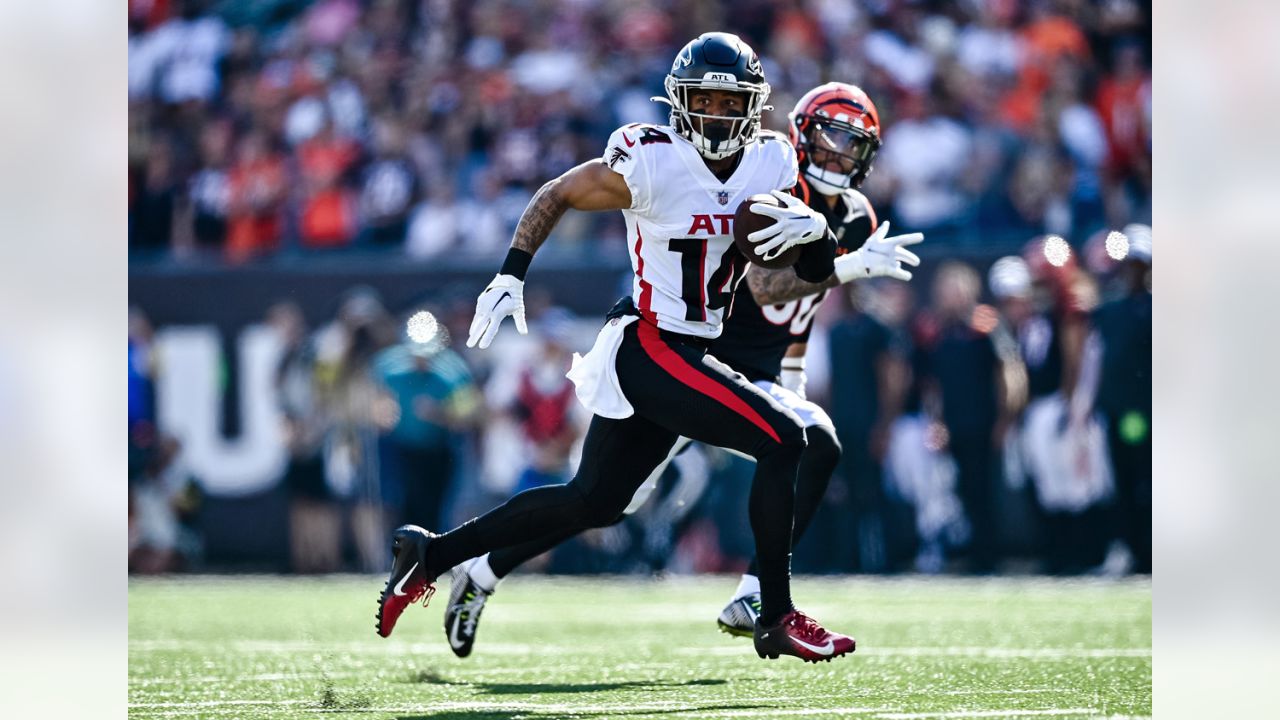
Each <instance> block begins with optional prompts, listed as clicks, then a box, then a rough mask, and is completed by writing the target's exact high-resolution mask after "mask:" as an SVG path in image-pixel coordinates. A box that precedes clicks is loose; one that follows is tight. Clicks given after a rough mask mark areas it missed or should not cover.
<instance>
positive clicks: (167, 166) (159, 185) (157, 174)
mask: <svg viewBox="0 0 1280 720" xmlns="http://www.w3.org/2000/svg"><path fill="white" fill-rule="evenodd" d="M144 168H145V169H144V171H143V173H142V177H141V181H140V182H139V183H138V184H137V186H136V187H135V188H134V196H133V203H132V204H131V206H130V208H129V247H130V248H131V249H137V250H145V251H153V252H154V251H162V250H167V249H168V248H169V245H170V243H171V242H172V240H173V225H174V222H173V220H174V212H175V209H176V206H175V201H176V198H177V169H176V168H175V167H174V159H173V147H172V145H171V144H170V143H169V142H168V141H167V140H165V139H164V138H157V139H154V140H153V141H152V142H151V143H150V144H149V146H148V152H147V157H146V163H145V165H144Z"/></svg>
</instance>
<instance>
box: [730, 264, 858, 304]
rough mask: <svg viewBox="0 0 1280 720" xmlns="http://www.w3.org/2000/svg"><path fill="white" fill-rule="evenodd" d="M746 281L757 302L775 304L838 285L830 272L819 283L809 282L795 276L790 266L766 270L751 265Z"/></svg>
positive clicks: (837, 280)
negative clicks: (828, 275) (829, 274)
mask: <svg viewBox="0 0 1280 720" xmlns="http://www.w3.org/2000/svg"><path fill="white" fill-rule="evenodd" d="M747 283H748V286H749V287H750V288H751V296H752V297H753V298H755V301H756V303H757V304H759V305H776V304H778V303H784V302H788V301H790V300H797V299H799V298H802V297H805V296H807V295H813V294H815V293H819V292H822V291H823V290H829V289H831V288H833V287H835V286H837V285H839V284H840V280H839V279H838V278H836V276H835V275H834V274H832V275H831V276H830V277H828V278H827V279H826V280H823V281H822V282H820V283H811V282H806V281H804V280H801V279H800V278H798V277H796V273H795V270H792V269H791V268H781V269H778V270H766V269H765V268H762V267H753V268H751V272H749V273H747Z"/></svg>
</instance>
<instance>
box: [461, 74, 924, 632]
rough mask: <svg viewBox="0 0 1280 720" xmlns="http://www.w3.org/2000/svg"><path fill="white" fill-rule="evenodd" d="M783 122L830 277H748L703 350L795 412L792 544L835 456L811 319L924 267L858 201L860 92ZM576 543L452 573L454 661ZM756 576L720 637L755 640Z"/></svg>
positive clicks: (819, 99) (517, 551)
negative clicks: (848, 286)
mask: <svg viewBox="0 0 1280 720" xmlns="http://www.w3.org/2000/svg"><path fill="white" fill-rule="evenodd" d="M789 119H790V128H791V143H792V145H793V146H794V147H795V148H796V151H797V157H798V158H799V167H800V177H799V180H798V182H797V184H796V186H795V187H794V188H793V190H792V192H793V194H795V195H796V196H797V197H799V198H800V199H802V200H803V201H804V202H805V203H807V204H809V205H810V206H812V207H813V208H814V209H815V210H818V211H819V212H822V213H823V214H824V215H826V217H827V221H828V224H829V227H830V228H831V229H832V230H833V231H834V233H835V236H836V239H837V241H838V243H839V246H838V248H837V250H836V252H837V257H836V259H835V263H834V269H835V272H833V273H832V274H831V276H830V277H828V278H826V279H825V280H823V281H822V282H820V283H810V282H806V281H804V280H801V279H800V278H799V277H798V276H797V275H796V273H795V272H792V271H791V270H790V269H784V270H776V271H770V270H763V269H761V268H753V269H752V270H751V272H750V273H748V275H747V279H746V281H745V282H743V283H741V284H739V286H738V290H737V291H736V292H735V294H734V299H733V312H732V313H731V314H730V315H729V316H728V317H727V318H726V320H725V322H724V331H723V332H722V333H721V334H720V336H719V337H718V338H717V339H716V340H714V341H712V343H711V348H710V350H711V354H712V355H714V356H715V357H716V358H717V359H719V360H721V361H723V362H724V363H725V364H727V365H728V366H729V367H731V368H733V369H734V370H735V371H737V372H739V373H741V374H743V375H744V376H745V377H746V378H747V379H748V380H750V381H751V382H752V383H754V384H755V385H756V386H757V387H759V388H760V389H761V390H764V391H765V392H767V393H768V394H769V395H770V396H772V397H773V398H774V399H775V400H777V401H778V402H779V403H780V404H781V405H783V406H784V407H786V408H788V409H789V410H791V411H792V412H794V413H795V414H796V415H797V416H798V417H799V418H800V420H801V422H802V423H803V424H804V426H805V437H806V439H807V441H808V443H807V446H806V447H805V451H804V454H803V455H802V457H801V461H800V465H799V468H798V472H797V478H796V499H795V525H794V529H793V533H792V534H793V542H794V541H799V539H800V537H801V535H802V534H803V533H804V531H805V529H806V528H807V526H808V524H809V522H810V521H811V520H812V519H813V515H814V513H815V512H816V511H817V508H818V505H819V504H820V503H821V501H822V497H823V495H824V494H825V493H826V489H827V485H828V484H829V481H830V479H831V473H832V472H833V471H834V470H835V467H836V465H837V464H838V463H839V461H840V455H841V447H840V442H839V440H837V437H836V430H835V427H834V425H833V424H832V422H831V418H830V417H829V416H828V415H827V413H826V412H825V411H824V410H823V409H822V408H821V407H820V406H818V405H817V404H816V403H813V402H810V401H808V400H806V399H805V377H804V355H805V350H806V347H807V343H808V338H809V329H810V327H811V324H812V321H813V317H814V315H815V314H816V313H817V310H818V308H819V307H820V306H821V303H822V301H823V300H824V299H825V298H826V295H827V293H828V291H829V290H830V289H831V288H833V287H835V286H836V285H838V284H840V283H846V282H850V281H852V280H856V279H861V278H868V277H880V276H887V277H893V278H897V279H899V280H904V281H905V280H910V279H911V273H910V271H908V270H906V269H905V268H904V267H903V265H904V264H905V265H917V264H918V263H919V258H917V257H916V256H915V255H914V254H913V253H911V252H910V251H908V250H906V249H905V248H904V246H906V245H912V244H915V243H918V242H921V241H923V239H924V236H923V235H922V234H920V233H910V234H907V235H899V236H896V237H888V230H889V226H888V223H883V224H882V223H878V222H877V219H876V213H875V210H874V208H872V206H871V203H870V201H868V200H867V198H866V197H865V196H863V195H862V193H860V192H858V190H857V187H858V185H860V184H861V182H862V180H863V179H864V178H865V177H866V175H867V173H868V172H870V170H871V165H872V162H873V160H874V157H875V154H876V151H877V150H878V148H879V146H880V143H881V129H880V117H879V113H878V112H877V110H876V106H875V104H874V103H873V102H872V101H871V99H870V98H869V97H867V95H866V93H864V92H863V91H862V90H861V89H860V88H858V87H855V86H853V85H848V84H845V83H834V82H833V83H826V84H824V85H819V86H818V87H816V88H814V89H812V90H810V91H809V92H807V93H805V95H804V96H803V97H801V98H800V101H799V102H798V103H797V104H796V106H795V109H794V110H793V111H792V112H791V114H790V115H789ZM689 442H690V441H689V438H687V437H682V438H680V440H679V441H678V442H677V443H676V445H675V446H674V447H673V448H672V449H671V452H670V454H669V456H668V458H667V460H666V461H664V462H663V463H662V464H661V465H659V466H658V467H657V468H656V469H655V470H654V471H653V472H652V473H651V474H650V476H649V478H648V479H647V480H646V481H645V483H644V484H643V485H641V487H640V489H639V490H637V491H636V494H635V495H634V496H633V497H632V499H631V503H630V504H629V505H628V506H627V508H626V510H625V511H624V513H625V514H628V515H629V514H631V513H634V512H636V511H637V510H639V509H640V508H641V507H642V506H643V505H644V503H645V502H646V500H647V499H648V498H649V496H650V495H651V494H652V493H653V492H654V491H655V490H656V489H657V486H658V481H659V479H660V478H661V477H662V474H663V472H664V471H665V470H666V467H667V465H668V464H669V463H670V462H671V461H672V460H673V459H674V457H675V455H676V454H678V453H679V452H680V451H681V450H682V449H683V448H684V447H686V446H687V445H688V444H689ZM621 520H622V518H621V517H620V518H618V521H619V522H620V521H621ZM571 534H572V533H570V534H568V535H558V536H556V535H553V536H547V537H544V538H542V539H540V540H535V541H531V542H527V543H522V544H521V545H517V546H511V547H506V548H502V549H499V550H496V551H494V552H492V553H489V554H486V555H483V556H481V557H479V558H476V559H475V560H473V561H470V562H466V563H463V564H462V565H459V566H458V567H456V568H454V571H453V574H452V579H451V584H450V591H449V605H448V607H447V608H446V609H445V614H444V630H445V635H446V637H447V639H448V641H449V647H450V649H452V650H453V652H454V654H455V655H458V656H459V657H466V656H468V655H469V654H470V653H471V649H472V646H473V645H474V643H475V638H476V631H477V628H478V624H479V620H480V617H481V613H482V612H483V611H484V607H485V604H486V603H487V601H488V599H489V597H490V596H492V594H493V592H494V590H495V589H496V587H497V585H498V583H499V581H500V580H501V579H502V578H504V577H506V576H507V575H508V574H509V573H510V572H511V571H513V570H514V569H515V568H516V567H518V566H519V565H521V564H522V563H524V562H526V561H527V560H529V559H531V558H533V557H536V556H537V555H540V554H542V553H543V552H546V551H547V550H550V549H551V548H553V547H555V546H556V545H558V544H560V543H561V542H563V541H564V540H566V539H567V538H568V537H569V536H570V535H571ZM757 572H758V568H757V561H756V560H755V559H754V558H753V559H752V561H751V563H750V564H749V566H748V570H747V572H746V573H744V574H743V576H742V579H741V581H740V582H739V584H738V587H737V589H736V590H735V591H734V593H733V596H732V597H731V598H730V601H729V603H728V604H727V605H726V606H725V607H724V609H723V610H722V611H721V612H720V615H719V617H718V618H717V624H718V625H719V627H720V629H721V630H722V631H724V632H727V633H730V634H732V635H737V636H740V637H752V636H753V635H754V630H755V621H756V617H757V616H758V615H759V613H760V608H761V602H760V584H759V578H758V575H757Z"/></svg>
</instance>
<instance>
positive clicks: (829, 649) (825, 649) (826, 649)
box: [791, 637, 836, 655]
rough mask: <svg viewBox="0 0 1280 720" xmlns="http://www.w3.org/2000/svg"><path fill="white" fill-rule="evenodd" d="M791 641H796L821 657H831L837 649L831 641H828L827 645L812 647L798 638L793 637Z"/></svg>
mask: <svg viewBox="0 0 1280 720" xmlns="http://www.w3.org/2000/svg"><path fill="white" fill-rule="evenodd" d="M791 639H792V640H794V641H795V642H796V643H797V644H799V645H803V646H805V647H807V648H809V649H810V650H812V651H814V652H816V653H818V654H819V655H830V654H831V653H833V652H835V649H836V645H835V643H833V642H831V641H830V640H828V641H827V644H826V645H810V644H809V643H807V642H805V641H803V640H801V639H800V638H797V637H793V638H791Z"/></svg>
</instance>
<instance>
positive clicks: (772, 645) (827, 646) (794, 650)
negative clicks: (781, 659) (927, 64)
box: [755, 610, 857, 663]
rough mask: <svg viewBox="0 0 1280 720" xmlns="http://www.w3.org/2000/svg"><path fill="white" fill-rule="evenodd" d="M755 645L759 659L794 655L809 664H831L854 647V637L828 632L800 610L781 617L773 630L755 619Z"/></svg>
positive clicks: (774, 658) (855, 644)
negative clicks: (834, 659)
mask: <svg viewBox="0 0 1280 720" xmlns="http://www.w3.org/2000/svg"><path fill="white" fill-rule="evenodd" d="M755 645H756V654H757V655H759V656H760V657H762V658H765V657H767V658H769V659H770V660H776V659H777V658H778V656H779V655H793V656H795V657H798V658H800V659H801V660H804V661H805V662H811V663H816V662H818V661H819V660H826V661H828V662H830V661H831V659H832V658H838V657H840V656H841V655H845V654H847V653H851V652H853V651H854V649H855V648H857V642H856V641H855V640H854V639H853V638H851V637H848V636H845V635H841V634H839V633H833V632H830V631H828V630H827V629H825V628H823V627H822V626H821V625H819V624H818V621H816V620H814V619H813V618H811V617H809V616H808V615H805V614H804V613H802V612H800V611H799V610H792V611H791V612H789V613H787V614H786V615H783V616H782V620H781V621H780V622H779V623H778V624H777V625H774V626H773V627H764V626H763V625H761V624H760V621H759V620H757V621H756V629H755Z"/></svg>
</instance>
